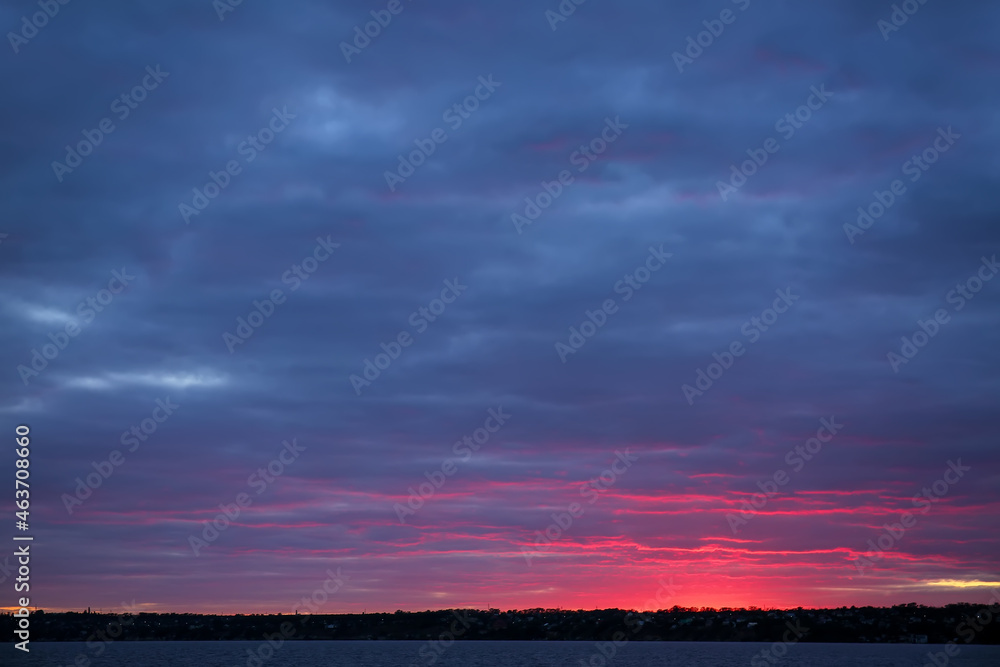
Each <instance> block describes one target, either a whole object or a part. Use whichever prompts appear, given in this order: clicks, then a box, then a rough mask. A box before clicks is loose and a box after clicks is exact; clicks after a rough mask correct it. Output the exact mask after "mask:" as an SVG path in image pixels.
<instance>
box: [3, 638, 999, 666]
mask: <svg viewBox="0 0 1000 667" xmlns="http://www.w3.org/2000/svg"><path fill="white" fill-rule="evenodd" d="M98 646H99V645H94V646H93V647H92V648H87V645H86V644H84V643H83V642H60V643H56V642H50V643H35V642H32V644H31V653H30V654H25V653H22V652H20V651H17V650H15V649H14V647H13V645H11V644H8V645H7V646H5V647H4V648H3V649H2V651H3V652H4V653H6V654H11V653H16V654H17V656H16V660H8V659H6V658H5V659H4V660H2V661H0V662H2V663H3V664H9V665H15V664H16V665H18V666H19V667H20V666H23V667H70V666H71V665H73V666H74V667H91V666H92V667H411V666H412V667H421V666H428V667H429V666H430V665H434V666H435V667H571V666H572V667H582V666H592V667H602V666H603V665H607V666H608V667H612V666H613V667H653V666H662V667H673V666H675V665H676V666H681V665H683V666H684V667H765V666H770V665H780V666H781V667H834V666H837V667H842V666H843V665H863V666H864V667H921V666H922V665H925V664H930V665H934V662H931V661H930V659H929V658H928V655H927V654H928V652H931V653H941V656H939V658H938V663H939V664H938V665H937V666H936V667H944V665H946V664H947V665H949V667H951V666H954V667H997V666H998V665H1000V646H961V647H960V651H959V653H958V655H957V656H955V657H949V656H946V655H945V654H944V653H943V651H944V646H942V645H934V644H923V645H919V644H793V645H788V646H785V645H783V644H780V643H779V644H765V643H756V642H754V643H750V642H747V643H708V642H630V643H626V644H625V645H623V646H621V647H617V648H616V647H613V646H612V645H610V644H608V643H601V644H600V645H598V644H596V643H595V642H502V641H466V642H456V643H454V644H452V645H451V646H449V647H447V648H445V647H441V646H439V645H438V646H433V645H432V644H431V643H430V642H426V641H378V642H373V641H300V642H286V643H285V644H284V645H282V646H279V647H278V648H277V649H276V650H275V649H273V648H271V647H269V646H268V645H267V644H266V643H261V642H116V643H113V644H110V645H108V646H107V647H106V649H105V651H104V652H103V654H101V655H98V654H97V651H96V649H97V647H98ZM269 649H270V651H269ZM601 649H603V650H604V652H605V653H608V654H609V657H610V658H611V659H610V660H607V659H606V658H605V657H604V655H602V653H601ZM612 650H614V653H613V654H611V651H612ZM779 654H780V655H779ZM80 656H83V658H81V657H80ZM764 656H771V657H773V660H772V659H768V660H765V659H764ZM782 656H783V657H782ZM755 658H756V660H755ZM78 659H79V662H77V660H78ZM942 660H944V661H945V662H942Z"/></svg>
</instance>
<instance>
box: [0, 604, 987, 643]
mask: <svg viewBox="0 0 1000 667" xmlns="http://www.w3.org/2000/svg"><path fill="white" fill-rule="evenodd" d="M977 614H978V615H979V620H978V621H977V620H975V617H976V615H977ZM29 621H30V628H31V641H33V642H71V641H94V642H105V641H265V640H267V639H268V638H277V637H280V638H281V639H283V640H291V641H295V640H304V641H309V640H345V641H371V640H412V641H428V640H431V641H433V640H448V639H454V640H458V641H475V640H486V641H609V640H616V639H617V640H622V639H627V640H631V641H698V642H705V641H708V642H772V641H787V640H788V636H789V634H795V635H799V636H798V638H797V640H796V641H801V642H808V643H892V644H898V643H919V644H923V643H927V644H945V643H947V642H950V641H955V642H956V643H958V644H959V645H965V644H1000V605H994V606H992V607H991V606H989V605H983V604H953V605H947V606H945V607H922V606H918V605H915V604H909V605H897V606H895V607H850V608H847V607H841V608H837V609H802V608H798V609H785V610H774V609H768V610H762V609H752V608H751V609H728V608H723V609H683V608H679V607H674V608H672V609H670V610H660V611H656V612H635V611H630V610H623V609H603V610H591V611H583V610H577V611H569V610H557V609H525V610H517V611H514V610H511V611H500V610H498V609H490V610H471V609H454V610H447V609H446V610H439V611H422V612H402V611H397V612H395V613H371V614H369V613H362V614H302V615H299V614H250V615H240V614H236V615H221V614H176V613H139V614H135V615H129V614H121V615H118V614H113V613H94V612H90V613H88V612H83V613H81V612H44V611H36V612H33V613H32V614H31V616H30V617H29ZM16 622H17V619H15V618H14V616H13V615H12V614H10V613H5V614H3V615H2V616H0V632H2V633H3V636H4V638H5V641H8V642H11V641H15V640H14V639H13V638H14V637H15V635H14V632H13V630H14V628H15V624H16Z"/></svg>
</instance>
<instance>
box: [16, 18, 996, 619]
mask: <svg viewBox="0 0 1000 667" xmlns="http://www.w3.org/2000/svg"><path fill="white" fill-rule="evenodd" d="M959 4H960V6H959V5H956V3H947V2H942V1H940V0H930V1H929V2H927V3H926V4H925V5H922V6H920V7H919V9H918V11H916V13H914V14H913V15H912V16H910V15H906V14H897V15H896V17H895V20H896V24H894V23H892V20H893V18H892V14H893V9H892V7H891V3H889V2H887V1H886V2H871V1H870V0H836V1H835V0H822V1H819V2H811V3H801V2H792V1H791V0H770V1H765V0H738V1H735V2H730V1H729V0H714V1H711V2H708V1H696V0H689V1H686V2H671V3H662V2H652V1H645V0H629V1H627V2H618V3H611V2H606V1H603V0H589V1H588V2H584V3H583V4H581V5H579V6H575V5H573V4H572V3H569V2H564V3H562V6H563V13H560V9H559V8H560V5H559V3H558V2H557V0H546V1H544V2H528V1H527V0H513V1H511V2H505V3H487V2H459V1H458V0H440V1H437V2H433V3H421V2H413V3H411V2H410V1H409V0H402V1H401V2H400V3H399V4H395V3H389V2H361V1H360V0H341V1H339V2H336V3H333V2H327V3H324V2H319V1H318V0H313V1H310V0H291V1H289V2H281V3H278V2H274V3H259V2H258V3H254V2H244V3H242V4H240V5H239V6H236V7H235V8H232V7H229V6H228V5H223V4H222V0H220V2H216V3H215V4H214V5H213V3H212V2H211V1H210V0H184V1H178V2H171V3H162V2H153V1H152V0H142V1H139V2H132V3H110V2H103V3H83V2H71V3H69V4H65V5H59V9H58V12H57V13H56V15H55V16H52V17H51V18H49V17H46V16H44V15H36V16H35V19H34V20H35V21H36V25H37V24H40V25H41V27H36V26H35V25H32V24H31V22H32V20H33V19H32V15H33V14H35V13H36V12H38V11H40V10H39V9H38V5H37V4H36V3H33V2H3V3H0V26H2V27H3V28H4V31H5V32H7V36H6V41H7V44H6V45H5V46H4V47H3V48H6V49H7V51H6V53H3V54H2V55H0V77H2V78H3V88H4V90H5V91H6V95H7V98H6V99H7V103H6V104H4V105H3V106H2V107H0V121H2V122H0V128H2V129H0V133H2V139H0V141H2V148H3V150H2V157H0V179H2V187H3V203H4V209H5V210H4V215H3V218H2V221H0V225H2V227H0V233H2V234H3V236H2V237H0V241H2V243H0V278H2V280H3V288H2V299H3V300H2V304H0V308H2V317H3V320H2V321H3V327H2V329H0V355H2V358H3V359H2V364H0V366H2V369H3V374H2V380H0V383H2V384H0V387H2V389H0V415H2V420H0V422H2V423H3V424H4V426H3V428H4V429H6V431H7V433H8V435H7V438H8V443H10V442H11V441H12V440H13V438H14V431H15V427H17V426H18V425H19V424H24V425H27V426H28V427H29V429H30V440H31V445H30V447H31V463H30V474H31V477H30V484H31V487H30V491H31V494H30V500H31V505H30V521H29V524H30V528H29V530H28V531H26V532H23V533H21V534H30V535H33V536H34V537H35V542H34V546H33V547H32V548H33V550H34V551H33V553H34V559H33V563H32V565H33V570H32V580H31V599H32V604H36V605H38V606H41V607H44V608H47V609H67V608H70V609H79V608H83V607H87V606H92V607H95V608H97V607H101V608H104V609H115V608H120V607H121V605H122V603H123V602H131V601H132V600H135V602H136V604H137V605H140V606H141V608H143V609H148V610H182V611H222V612H237V611H243V612H246V611H276V612H277V611H282V612H289V611H292V610H293V609H295V608H302V605H301V603H300V600H301V599H302V598H303V597H305V596H310V595H311V594H312V593H313V592H314V591H316V590H317V588H318V587H320V588H321V587H322V584H323V582H324V580H326V579H328V577H329V575H328V574H327V571H328V570H329V571H332V572H334V573H335V572H337V568H339V571H340V573H341V576H342V578H343V580H344V583H343V585H342V586H341V587H340V588H339V590H337V592H336V593H335V594H332V595H330V596H329V599H328V600H327V601H326V602H325V603H323V604H321V605H320V606H319V608H320V609H322V610H326V611H355V610H358V611H360V610H364V609H367V610H369V611H372V610H387V611H392V610H395V609H427V608H444V607H457V606H477V607H485V606H487V605H489V606H493V607H501V608H526V607H538V606H542V607H556V606H559V607H564V608H594V607H653V608H656V607H664V606H672V605H673V604H680V605H682V606H736V605H760V606H772V605H773V606H799V605H801V606H825V605H851V604H857V605H861V604H896V603H905V602H911V601H912V602H920V603H925V604H934V603H946V602H952V601H959V600H964V601H970V602H979V601H982V602H985V601H986V600H987V598H988V595H989V593H988V590H989V588H990V584H991V583H992V584H993V585H1000V584H997V582H998V581H1000V560H998V554H1000V548H998V547H1000V532H998V525H997V521H996V516H997V513H998V511H1000V492H998V489H1000V454H998V451H997V437H998V434H1000V422H998V414H1000V412H998V404H1000V384H998V381H997V371H998V369H1000V353H998V351H997V347H996V331H997V325H998V323H1000V317H998V309H997V306H998V304H1000V298H998V289H1000V280H991V279H992V278H993V277H994V275H995V274H996V272H997V271H998V270H1000V267H998V266H997V265H996V263H995V258H996V255H997V253H998V251H1000V247H998V246H1000V233H998V232H997V229H996V224H997V218H998V213H1000V207H998V205H997V203H996V199H995V193H996V181H997V178H998V176H1000V159H998V157H997V156H998V151H997V149H998V143H1000V125H998V120H997V104H998V93H997V91H996V86H995V81H996V79H997V76H998V74H1000V51H998V49H997V46H996V30H997V20H998V19H1000V8H998V7H997V6H996V3H992V2H986V1H985V0H983V1H979V2H973V1H969V2H963V3H959ZM914 5H916V3H914ZM908 7H909V5H908ZM390 8H391V9H393V10H395V11H396V13H395V14H393V13H392V12H390V11H389V9H390ZM573 8H575V10H574V11H573V13H572V14H570V13H569V11H568V10H569V9H573ZM230 9H231V10H232V11H229V10H230ZM372 11H374V12H375V16H374V17H373V15H372V14H371V12H372ZM564 14H565V15H564ZM24 17H27V18H24ZM380 19H381V21H382V22H383V23H384V24H385V25H379V24H377V23H372V22H373V21H377V20H380ZM904 19H905V21H904ZM880 21H882V23H881V25H880V23H879V22H880ZM366 23H367V24H368V25H367V30H368V31H369V33H370V34H374V35H375V36H373V37H371V36H366V35H365V34H364V31H365V30H366ZM897 24H898V25H897ZM427 153H430V155H427ZM755 160H756V162H755ZM991 192H993V193H994V195H991V194H990V193H991ZM859 207H861V210H862V212H864V213H866V217H861V219H860V222H859ZM869 213H870V214H871V217H867V215H868V214H869ZM588 313H589V314H588ZM904 338H905V341H904ZM380 355H381V356H380ZM352 376H353V377H352ZM991 415H992V416H991ZM12 450H13V448H8V451H7V453H6V454H5V455H4V457H3V464H2V465H3V470H5V471H6V472H4V473H3V475H5V476H8V475H9V476H13V471H14V460H15V455H14V453H13V451H12ZM269 469H270V470H269ZM5 488H6V483H5ZM7 493H8V494H9V491H8V492H7ZM755 494H756V495H755ZM921 494H923V495H921ZM3 502H4V503H5V505H4V506H5V507H7V508H8V509H9V510H11V511H12V510H13V503H12V502H11V500H10V495H5V498H4V501H3ZM241 504H242V506H241ZM220 506H221V508H220ZM223 512H228V513H229V514H230V516H229V517H227V516H226V515H225V514H224V513H223ZM220 515H221V516H220ZM4 521H10V523H8V524H7V525H6V526H5V528H4V530H5V531H7V532H8V533H18V532H19V531H17V530H16V529H15V528H14V526H13V525H12V524H13V521H14V518H13V517H12V516H10V514H8V515H7V518H5V519H4ZM213 521H214V523H215V526H212V525H211V522H213ZM887 524H888V527H887ZM2 558H3V557H0V567H3V569H2V570H0V578H3V579H8V578H9V576H10V575H9V567H10V561H9V560H7V561H4V560H2ZM663 582H666V583H670V582H672V587H671V589H670V590H669V591H667V592H664V590H665V589H664V584H663ZM658 592H659V593H660V597H659V599H658V601H657V602H654V603H651V604H647V603H648V602H649V600H650V599H651V598H653V597H654V596H655V595H656V594H657V593H658Z"/></svg>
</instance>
